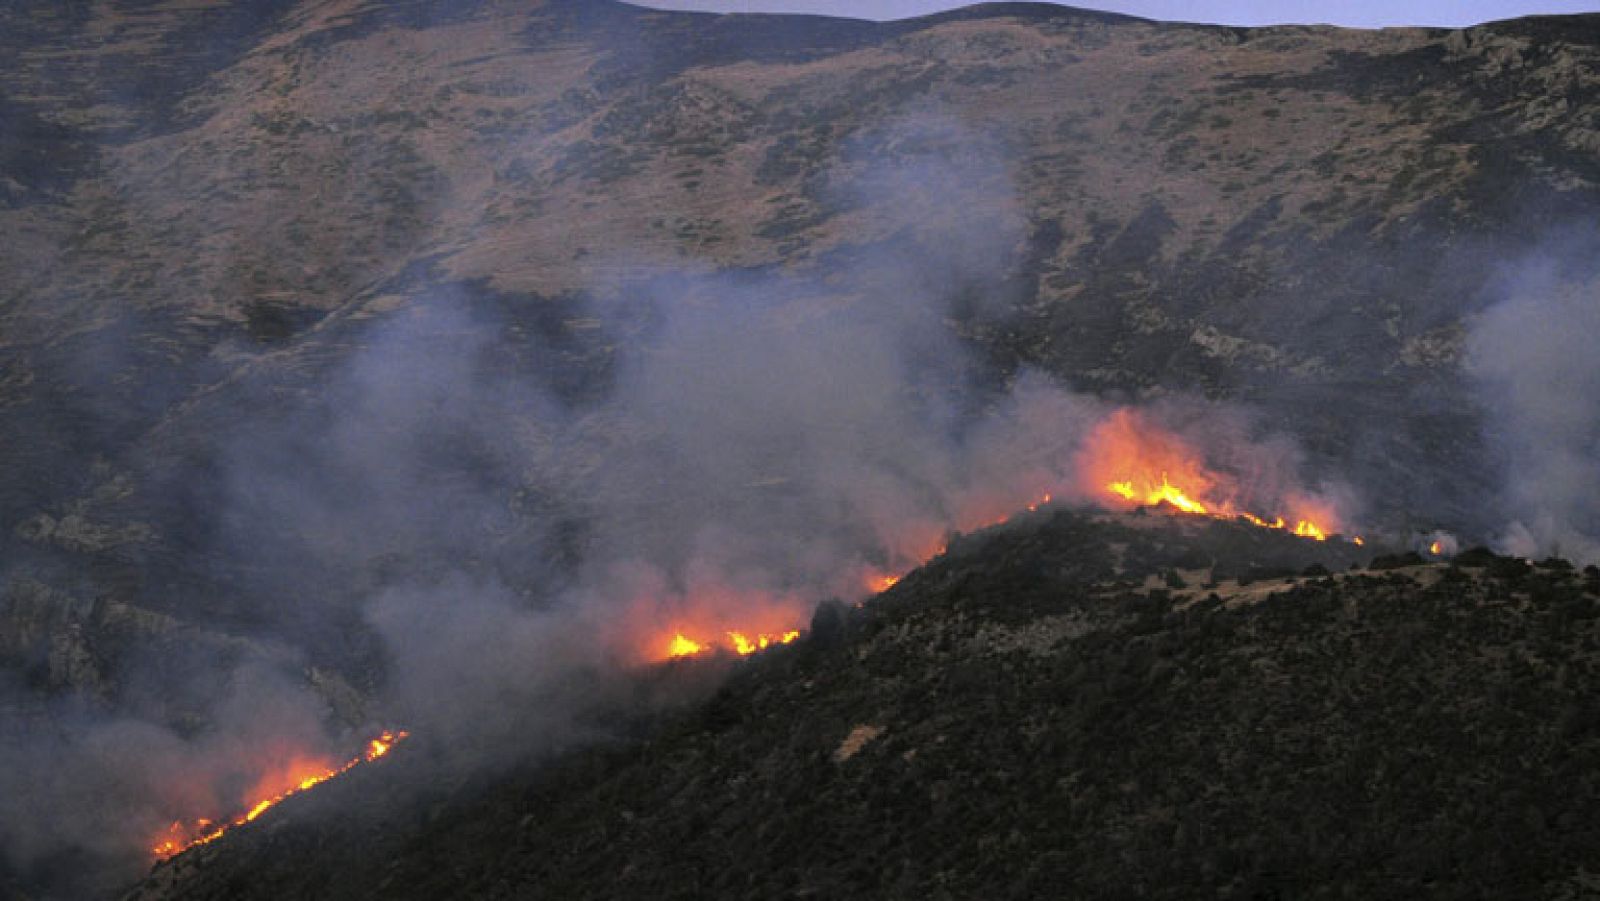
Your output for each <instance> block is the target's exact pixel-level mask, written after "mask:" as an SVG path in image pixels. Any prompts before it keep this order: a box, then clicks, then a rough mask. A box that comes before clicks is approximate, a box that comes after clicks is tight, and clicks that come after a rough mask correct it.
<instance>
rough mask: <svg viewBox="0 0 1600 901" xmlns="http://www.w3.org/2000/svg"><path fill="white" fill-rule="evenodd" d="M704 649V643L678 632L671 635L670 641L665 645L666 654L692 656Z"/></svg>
mask: <svg viewBox="0 0 1600 901" xmlns="http://www.w3.org/2000/svg"><path fill="white" fill-rule="evenodd" d="M705 649H706V646H705V645H703V644H701V643H700V642H698V641H695V640H694V639H692V638H689V637H688V636H686V635H684V634H683V633H682V632H679V633H678V634H676V635H674V636H672V642H671V643H670V644H668V645H667V656H668V657H693V656H694V655H696V654H698V653H700V652H701V651H703V650H705Z"/></svg>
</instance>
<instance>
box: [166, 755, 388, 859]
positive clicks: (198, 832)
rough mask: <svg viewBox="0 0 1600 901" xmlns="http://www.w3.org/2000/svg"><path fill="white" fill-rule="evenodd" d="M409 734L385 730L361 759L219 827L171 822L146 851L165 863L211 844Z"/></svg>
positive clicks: (256, 805)
mask: <svg viewBox="0 0 1600 901" xmlns="http://www.w3.org/2000/svg"><path fill="white" fill-rule="evenodd" d="M410 735H411V733H409V732H406V731H404V730H397V731H392V732H391V731H385V732H384V733H383V734H381V735H379V736H378V737H377V738H374V739H372V740H371V741H369V742H367V748H366V750H365V751H364V752H362V754H361V756H359V757H353V758H351V759H350V760H347V761H345V763H344V764H343V765H341V766H338V767H334V768H331V769H326V770H323V771H322V772H319V773H313V774H311V775H307V776H302V777H301V778H300V779H299V781H298V782H296V783H295V784H294V785H292V786H291V787H289V788H287V789H285V790H283V791H281V792H278V793H277V794H274V795H271V796H269V797H266V798H262V799H260V800H258V801H256V802H255V803H254V804H252V805H251V807H250V809H249V810H248V811H246V812H244V813H242V814H240V815H239V816H237V817H234V818H233V819H232V820H231V821H229V822H227V823H223V824H220V825H219V824H217V823H215V822H213V821H211V820H205V819H201V820H195V821H194V822H193V823H192V824H188V825H186V824H184V822H183V821H182V820H177V821H174V822H173V824H172V825H171V826H168V827H167V831H166V832H165V833H163V834H162V837H161V840H160V841H158V842H156V843H155V845H153V846H152V847H151V849H150V850H151V852H152V853H153V854H155V856H156V858H157V859H159V860H166V859H168V858H170V857H175V856H177V855H179V854H182V853H183V852H185V851H187V850H189V849H190V848H193V847H196V846H198V845H205V844H209V843H211V842H214V841H216V840H217V839H219V838H221V837H222V836H223V835H224V834H226V833H227V832H228V830H230V829H233V828H234V827H236V826H243V825H244V824H246V823H249V822H251V821H253V820H255V819H256V818H258V817H260V816H261V815H262V814H263V813H266V812H267V811H268V810H271V809H272V808H273V807H276V806H277V805H278V804H279V803H281V802H282V801H284V800H285V799H287V798H290V797H292V796H294V795H298V794H300V793H301V792H305V791H308V790H310V789H312V788H315V787H316V786H318V785H321V784H322V783H324V782H327V781H328V780H329V779H333V778H335V777H337V776H341V775H343V774H345V773H347V772H349V771H350V770H353V769H355V768H356V767H358V766H360V765H361V764H363V763H368V762H370V761H373V760H377V759H378V758H379V757H382V756H384V755H385V754H388V753H389V751H391V750H392V749H393V748H394V746H395V745H397V744H399V743H400V742H402V741H405V740H406V739H407V738H409V737H410Z"/></svg>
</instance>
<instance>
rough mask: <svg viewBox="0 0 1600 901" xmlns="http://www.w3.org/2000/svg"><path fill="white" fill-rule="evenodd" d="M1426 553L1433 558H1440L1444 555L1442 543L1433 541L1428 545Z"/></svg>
mask: <svg viewBox="0 0 1600 901" xmlns="http://www.w3.org/2000/svg"><path fill="white" fill-rule="evenodd" d="M1428 553H1430V554H1432V555H1434V556H1435V557H1438V556H1442V555H1443V554H1444V543H1443V542H1440V541H1435V542H1434V543H1433V544H1430V545H1428Z"/></svg>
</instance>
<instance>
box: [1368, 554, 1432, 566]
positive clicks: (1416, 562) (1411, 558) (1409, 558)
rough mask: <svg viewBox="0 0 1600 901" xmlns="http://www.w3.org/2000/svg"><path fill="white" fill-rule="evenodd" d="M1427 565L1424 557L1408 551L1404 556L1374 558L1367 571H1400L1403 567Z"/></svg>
mask: <svg viewBox="0 0 1600 901" xmlns="http://www.w3.org/2000/svg"><path fill="white" fill-rule="evenodd" d="M1427 563H1428V561H1426V560H1424V559H1422V555H1421V554H1419V553H1417V552H1416V551H1406V552H1405V553H1404V554H1382V555H1380V556H1377V557H1374V558H1373V559H1372V562H1371V563H1369V564H1367V569H1371V570H1385V569H1399V568H1401V567H1403V566H1426V565H1427Z"/></svg>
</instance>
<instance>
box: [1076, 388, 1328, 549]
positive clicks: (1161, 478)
mask: <svg viewBox="0 0 1600 901" xmlns="http://www.w3.org/2000/svg"><path fill="white" fill-rule="evenodd" d="M1077 468H1078V472H1079V478H1080V479H1081V480H1082V481H1083V482H1084V487H1085V488H1086V489H1087V491H1088V493H1089V494H1090V495H1091V496H1097V497H1101V498H1103V499H1106V500H1108V501H1111V502H1112V503H1114V504H1116V505H1118V506H1124V507H1127V506H1134V507H1159V506H1162V505H1167V506H1169V507H1171V508H1173V509H1175V510H1179V511H1181V512H1184V513H1191V514H1194V515H1197V516H1212V517H1215V518H1217V519H1234V518H1239V519H1243V520H1245V521H1246V522H1249V523H1252V524H1254V525H1257V526H1260V527H1261V528H1264V529H1282V530H1285V531H1288V532H1291V533H1293V534H1295V535H1299V536H1300V537H1302V538H1310V539H1313V540H1316V541H1326V540H1327V538H1328V533H1329V531H1330V528H1331V523H1332V522H1333V516H1332V511H1331V509H1328V508H1327V505H1325V504H1318V503H1316V502H1314V501H1311V500H1309V499H1303V500H1301V501H1300V502H1299V503H1298V506H1300V507H1302V508H1304V509H1302V510H1300V511H1298V513H1297V515H1296V516H1294V517H1293V523H1294V524H1293V525H1292V526H1291V525H1290V524H1289V520H1286V519H1284V517H1282V516H1274V517H1273V518H1271V519H1267V518H1265V517H1263V516H1259V515H1257V514H1255V513H1252V512H1249V511H1247V510H1243V509H1240V508H1239V506H1238V505H1237V504H1236V503H1235V501H1234V498H1235V496H1237V494H1238V493H1239V492H1238V490H1237V488H1236V487H1234V486H1233V482H1232V480H1231V479H1229V478H1228V477H1227V476H1226V475H1224V474H1222V473H1219V472H1215V471H1213V470H1211V469H1210V468H1209V467H1207V466H1206V465H1205V463H1204V462H1203V461H1202V460H1201V458H1200V455H1199V454H1198V453H1196V452H1195V451H1193V450H1192V449H1191V448H1189V447H1188V446H1187V445H1185V444H1184V442H1183V440H1182V439H1181V438H1179V437H1178V436H1177V435H1174V434H1171V433H1170V432H1167V431H1165V430H1163V429H1161V428H1160V427H1158V426H1156V425H1154V424H1153V423H1151V422H1149V421H1148V420H1146V419H1145V418H1144V417H1143V416H1141V415H1140V414H1138V413H1137V412H1135V411H1133V410H1131V409H1126V408H1124V409H1121V410H1117V411H1116V412H1114V413H1112V414H1111V415H1110V416H1107V417H1106V418H1105V419H1104V420H1103V421H1101V422H1100V424H1099V425H1097V426H1096V427H1095V428H1094V430H1093V431H1092V432H1091V433H1090V434H1089V437H1088V440H1087V441H1086V442H1085V443H1084V448H1083V450H1082V452H1081V453H1080V454H1079V456H1078V460H1077ZM1295 505H1296V504H1294V503H1293V502H1291V506H1295Z"/></svg>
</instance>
